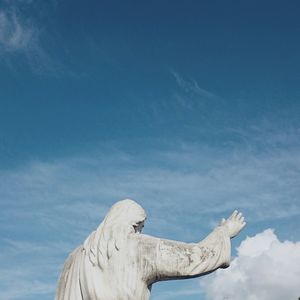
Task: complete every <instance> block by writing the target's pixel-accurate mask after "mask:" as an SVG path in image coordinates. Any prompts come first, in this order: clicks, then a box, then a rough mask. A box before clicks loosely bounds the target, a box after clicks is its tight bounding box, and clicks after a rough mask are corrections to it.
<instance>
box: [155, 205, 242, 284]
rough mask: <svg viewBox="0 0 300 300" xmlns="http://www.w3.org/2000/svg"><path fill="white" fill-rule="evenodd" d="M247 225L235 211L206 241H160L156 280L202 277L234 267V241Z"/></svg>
mask: <svg viewBox="0 0 300 300" xmlns="http://www.w3.org/2000/svg"><path fill="white" fill-rule="evenodd" d="M244 226H245V222H244V218H243V216H242V214H239V213H238V212H237V211H235V212H234V213H233V214H232V215H231V216H230V217H229V218H228V219H227V220H223V221H222V223H221V224H220V225H219V226H218V227H217V228H216V229H215V230H214V231H213V232H212V233H211V234H209V235H208V236H207V237H206V238H205V239H204V240H203V241H200V242H199V243H196V244H187V243H181V242H177V241H171V240H165V239H159V241H158V244H157V248H156V270H157V271H156V281H160V280H169V279H184V278H189V277H196V276H201V275H203V274H207V273H210V272H212V271H214V270H216V269H218V268H225V267H228V266H229V264H230V254H231V243H230V238H233V237H234V236H235V235H237V234H238V233H239V232H240V231H241V230H242V228H243V227H244Z"/></svg>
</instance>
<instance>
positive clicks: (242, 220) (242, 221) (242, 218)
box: [240, 216, 245, 224]
mask: <svg viewBox="0 0 300 300" xmlns="http://www.w3.org/2000/svg"><path fill="white" fill-rule="evenodd" d="M244 220H245V218H244V217H243V216H242V217H241V218H240V222H241V223H242V224H243V223H244Z"/></svg>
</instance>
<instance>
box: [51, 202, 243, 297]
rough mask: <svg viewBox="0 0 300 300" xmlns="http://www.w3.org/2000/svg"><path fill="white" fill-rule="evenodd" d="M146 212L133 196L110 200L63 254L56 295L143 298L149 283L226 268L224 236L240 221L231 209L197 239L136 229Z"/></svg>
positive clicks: (227, 251) (237, 227) (228, 247)
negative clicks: (177, 238)
mask: <svg viewBox="0 0 300 300" xmlns="http://www.w3.org/2000/svg"><path fill="white" fill-rule="evenodd" d="M145 220H146V214H145V211H144V209H143V208H142V207H141V206H140V205H139V204H137V203H136V202H135V201H133V200H128V199H126V200H123V201H119V202H117V203H116V204H114V205H113V206H112V207H111V209H110V211H109V212H108V214H107V215H106V217H105V219H104V220H103V222H102V223H101V224H100V226H99V227H98V228H97V230H95V231H93V232H92V233H91V234H90V235H89V236H88V237H87V239H86V240H85V242H84V244H83V245H81V246H79V247H78V248H76V249H75V250H74V251H73V252H72V253H71V254H70V256H69V257H68V259H67V261H66V263H65V265H64V268H63V271H62V273H61V276H60V279H59V282H58V288H57V293H56V298H55V299H56V300H147V299H149V297H150V292H151V287H152V284H153V283H155V282H158V281H161V280H172V279H186V278H192V277H197V276H201V275H204V274H207V273H210V272H213V271H215V270H216V269H218V268H226V267H228V266H229V264H230V252H231V245H230V238H233V237H234V236H236V235H237V234H238V233H239V232H240V231H241V230H242V229H243V227H244V226H245V224H246V223H245V222H244V217H243V216H242V214H241V213H238V212H237V211H234V212H233V214H232V215H231V216H230V217H229V218H228V219H227V220H225V219H223V220H222V222H221V223H220V225H219V226H217V227H216V228H215V229H214V230H213V232H212V233H210V234H209V235H208V236H207V237H206V238H205V239H204V240H202V241H200V242H199V243H191V244H187V243H182V242H177V241H172V240H165V239H161V238H156V237H152V236H148V235H144V234H142V233H141V232H142V229H143V227H144V222H145Z"/></svg>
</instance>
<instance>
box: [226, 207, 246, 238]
mask: <svg viewBox="0 0 300 300" xmlns="http://www.w3.org/2000/svg"><path fill="white" fill-rule="evenodd" d="M244 220H245V218H244V217H243V215H242V213H239V212H238V211H237V210H235V211H234V212H233V213H232V215H231V216H230V217H229V218H228V219H227V220H225V219H223V220H222V221H221V224H220V225H221V226H224V227H226V228H227V230H228V233H229V236H230V238H234V237H235V236H236V235H238V234H239V233H240V231H241V230H242V229H243V228H244V227H245V225H246V222H245V221H244Z"/></svg>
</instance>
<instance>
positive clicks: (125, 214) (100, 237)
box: [84, 199, 146, 268]
mask: <svg viewBox="0 0 300 300" xmlns="http://www.w3.org/2000/svg"><path fill="white" fill-rule="evenodd" d="M145 220H146V213H145V211H144V209H143V208H142V207H141V206H140V205H139V204H137V203H136V202H135V201H133V200H130V199H126V200H122V201H119V202H117V203H116V204H114V205H113V206H112V207H111V209H110V210H109V212H108V213H107V215H106V217H105V219H104V220H103V222H102V223H101V224H100V226H99V227H98V228H97V230H96V231H95V232H94V233H93V234H92V235H91V236H89V237H88V239H87V240H86V241H85V243H84V248H85V249H86V251H88V252H89V257H90V260H91V262H92V263H93V264H96V263H98V265H99V266H100V267H101V268H103V267H105V265H106V264H107V263H108V261H109V260H110V259H111V257H112V256H113V254H114V252H116V251H119V250H120V249H121V248H122V247H123V246H124V244H125V243H126V242H127V239H128V235H129V234H137V233H140V232H141V230H142V228H143V227H144V221H145Z"/></svg>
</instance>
